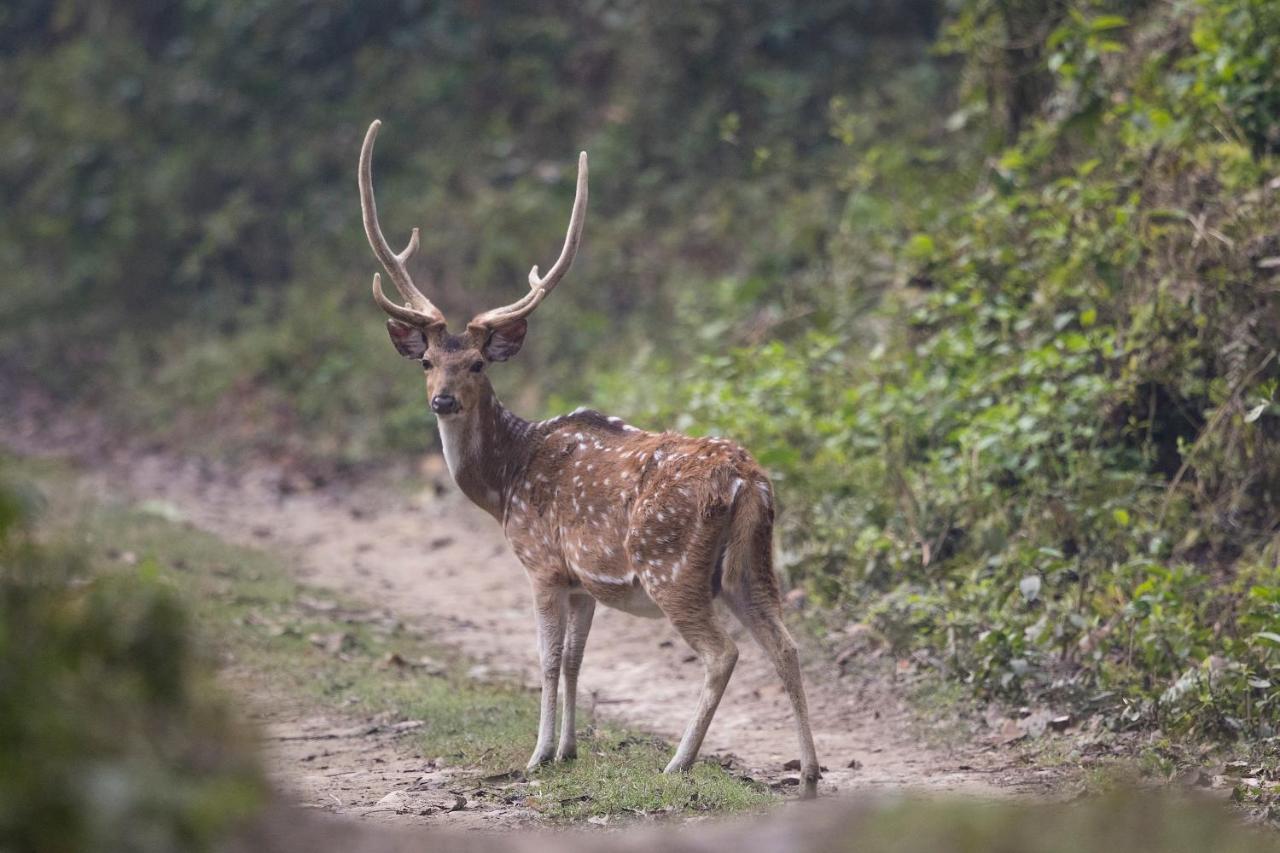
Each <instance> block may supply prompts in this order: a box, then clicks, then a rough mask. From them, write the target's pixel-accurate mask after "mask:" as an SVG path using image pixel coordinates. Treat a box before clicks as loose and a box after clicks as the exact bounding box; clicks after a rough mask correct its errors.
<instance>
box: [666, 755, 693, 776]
mask: <svg viewBox="0 0 1280 853" xmlns="http://www.w3.org/2000/svg"><path fill="white" fill-rule="evenodd" d="M692 765H693V762H692V761H681V760H680V758H679V756H677V757H675V758H673V759H671V762H670V763H669V764H668V765H667V767H666V769H665V770H663V771H662V772H663V773H688V772H689V768H690V767H691V766H692Z"/></svg>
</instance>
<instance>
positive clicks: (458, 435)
mask: <svg viewBox="0 0 1280 853" xmlns="http://www.w3.org/2000/svg"><path fill="white" fill-rule="evenodd" d="M436 428H437V429H438V430H440V444H441V446H443V447H444V464H445V465H447V466H448V468H449V476H451V477H453V481H454V482H455V483H456V482H458V474H459V472H461V471H462V466H463V465H464V464H465V463H466V458H467V453H468V451H469V450H470V448H469V447H468V446H467V437H468V433H469V430H468V429H467V427H466V425H465V424H464V423H462V421H461V420H460V419H459V418H437V419H436Z"/></svg>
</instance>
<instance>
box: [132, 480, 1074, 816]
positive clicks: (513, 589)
mask: <svg viewBox="0 0 1280 853" xmlns="http://www.w3.org/2000/svg"><path fill="white" fill-rule="evenodd" d="M116 470H117V471H120V472H122V473H123V474H124V475H125V476H127V478H128V481H129V482H128V490H129V491H130V492H132V493H133V494H134V495H135V496H137V497H138V498H139V499H144V498H150V499H158V500H163V501H168V502H170V503H172V504H174V505H175V506H176V507H178V508H179V509H180V510H181V511H182V513H183V514H184V515H186V516H187V517H188V518H190V519H191V520H192V521H193V522H195V523H196V524H197V525H199V526H200V527H203V528H205V529H208V530H210V531H212V532H214V533H217V534H218V535H220V536H222V537H224V538H227V539H230V540H232V541H240V542H251V543H255V544H257V545H259V546H269V547H272V548H275V549H280V550H283V551H285V552H287V553H289V554H290V555H291V556H292V557H293V563H294V564H295V565H296V566H298V571H299V573H300V575H301V577H302V578H303V579H304V580H305V581H306V582H308V583H310V584H314V585H318V586H321V587H326V588H330V589H334V590H338V591H341V592H344V593H349V594H352V595H356V596H359V597H361V598H363V599H365V600H368V601H372V602H376V603H378V604H380V605H383V606H386V607H388V608H390V609H391V610H392V611H393V612H394V613H395V614H396V616H397V617H399V618H400V619H402V620H404V621H406V622H407V623H409V624H412V625H414V626H415V627H417V628H420V629H422V630H424V631H425V632H426V633H428V634H430V635H431V636H433V637H435V638H437V639H440V640H442V641H444V642H446V643H448V644H450V645H453V646H455V647H457V648H458V649H460V650H461V651H463V652H464V653H465V654H466V655H467V656H469V657H470V658H472V659H473V660H476V661H478V662H480V663H481V664H482V665H483V666H487V667H491V668H492V669H493V670H494V671H496V672H500V673H503V674H511V675H514V676H515V677H517V678H520V679H523V680H524V681H525V682H527V683H529V684H531V685H532V684H535V683H536V678H535V674H536V664H537V657H536V655H537V652H536V645H535V642H534V629H533V624H532V618H531V614H530V595H529V590H528V585H527V583H526V581H525V579H524V575H523V571H522V569H521V568H520V566H519V564H518V563H517V562H516V560H515V559H514V557H512V556H511V554H510V551H509V550H508V548H507V547H506V545H505V542H504V541H503V539H502V536H501V533H500V531H499V530H498V528H497V525H496V524H495V523H494V522H493V521H492V519H490V518H489V517H488V516H487V515H484V514H483V513H482V512H480V511H479V510H477V509H476V508H474V507H473V506H471V505H470V504H469V503H467V502H466V501H465V500H464V499H463V498H462V497H461V496H460V495H459V494H458V493H457V492H456V491H454V490H453V489H452V487H451V485H446V482H447V480H445V479H441V480H435V481H434V482H435V484H436V485H434V486H428V487H426V488H425V489H423V490H422V491H421V492H418V493H416V494H408V493H406V492H404V491H401V490H398V489H395V488H392V487H390V486H388V485H387V484H385V483H382V484H366V485H364V486H361V487H359V488H354V489H349V488H345V487H331V488H328V489H323V490H318V491H309V492H304V493H292V494H290V493H289V490H287V489H284V490H282V488H281V481H280V478H279V477H278V476H277V475H275V474H273V473H271V472H269V471H262V470H261V469H257V473H256V476H249V477H240V478H236V479H232V478H229V477H226V476H223V475H218V474H215V473H213V472H211V471H210V470H209V469H208V468H205V467H203V466H201V465H200V464H199V463H195V462H192V461H182V460H176V459H173V458H171V457H166V456H159V455H157V456H147V457H142V458H139V459H134V460H132V461H131V463H130V464H129V465H128V466H126V467H125V468H123V469H119V468H118V469H116ZM726 624H731V625H733V628H734V638H735V641H736V642H737V643H738V645H739V648H740V649H741V651H742V656H741V659H740V661H739V664H738V668H737V670H736V671H735V673H734V676H733V680H732V682H731V683H730V686H729V689H728V691H727V692H726V694H725V698H724V701H723V702H722V704H721V708H720V711H719V713H718V714H717V715H716V719H715V722H714V723H713V725H712V728H711V731H710V732H709V734H708V737H707V742H706V744H705V746H704V754H711V753H719V754H731V755H734V756H736V757H737V758H738V759H739V763H740V764H741V765H742V766H743V767H745V768H746V769H748V770H749V771H750V772H751V774H752V775H753V776H755V777H756V778H774V779H776V778H778V777H779V776H781V775H783V773H784V771H783V767H782V765H783V763H784V762H786V761H788V760H789V759H792V758H794V757H795V756H796V754H797V753H796V748H795V735H794V732H793V728H792V721H791V712H790V708H789V705H788V703H787V701H786V697H785V695H784V694H783V693H782V690H781V688H780V685H779V683H778V679H777V677H776V675H775V674H774V672H773V670H772V668H771V667H770V666H769V664H768V662H767V661H766V660H765V658H764V656H763V654H762V653H761V652H760V650H759V648H758V647H756V646H755V644H754V643H753V642H752V640H751V638H750V637H749V636H748V635H746V633H745V632H744V631H743V630H742V629H741V628H740V627H739V626H737V625H736V623H734V622H733V621H732V619H731V618H728V617H726ZM825 657H826V656H825V655H824V654H823V653H822V651H821V650H819V649H814V648H811V649H809V650H808V654H807V655H806V658H807V662H808V666H807V669H808V674H807V683H808V689H809V698H810V706H811V710H812V722H813V728H814V734H815V738H816V740H817V745H818V750H819V756H820V757H821V759H822V761H823V763H824V764H825V765H826V766H827V767H828V768H829V770H828V771H827V772H826V773H825V778H824V780H823V785H822V789H823V792H824V793H833V792H836V791H850V790H854V789H866V788H901V787H912V788H922V789H928V790H931V791H963V792H966V793H971V794H978V795H984V796H993V795H994V796H1006V795H1010V794H1016V793H1038V794H1043V793H1046V792H1047V791H1049V790H1050V789H1051V788H1052V787H1053V784H1054V782H1055V781H1057V780H1056V778H1055V777H1056V774H1053V773H1049V772H1043V771H1034V770H1029V769H1028V768H1025V767H1023V766H1021V765H1019V764H1017V763H1016V760H1015V756H1013V755H1012V754H1010V753H1008V752H1004V751H997V750H993V749H992V748H991V747H990V746H989V745H987V744H978V745H973V746H970V747H968V748H965V749H950V750H948V749H945V748H942V747H939V746H935V745H931V744H929V743H926V742H925V739H924V738H922V737H921V734H920V728H919V726H918V724H917V723H916V720H915V717H914V715H913V714H912V712H911V711H910V710H909V709H908V708H907V707H906V706H905V704H904V703H903V702H902V701H901V699H900V698H899V696H898V695H897V691H896V690H895V689H894V686H893V685H892V684H889V683H886V681H885V679H884V677H883V675H878V676H874V677H872V676H862V677H859V675H858V674H857V673H856V672H852V673H847V674H842V673H841V671H840V668H838V667H836V666H835V664H833V663H831V662H829V661H827V660H825V659H824V658H825ZM691 658H692V656H691V655H690V653H689V650H688V649H687V647H686V646H685V645H684V644H683V642H682V641H681V640H680V639H679V637H678V636H677V635H676V633H675V631H674V629H672V628H671V627H670V626H669V625H667V624H666V623H665V622H662V621H659V620H648V619H639V618H636V617H633V616H629V615H627V614H623V613H620V612H617V611H611V610H603V609H602V610H598V611H597V617H596V621H595V626H594V627H593V630H592V633H591V639H590V642H589V644H588V650H587V657H586V663H585V665H584V672H583V677H582V689H583V691H584V700H583V705H584V706H585V708H586V710H587V711H588V712H589V713H590V712H591V711H593V710H594V711H595V712H596V713H599V714H601V715H604V716H607V717H609V718H613V719H617V720H620V721H622V722H625V723H628V724H631V725H634V726H636V727H639V728H642V729H646V730H649V731H653V732H655V733H658V734H661V735H664V736H667V737H670V738H673V739H674V738H677V737H678V736H679V734H680V732H681V731H682V729H683V727H684V725H685V723H686V722H687V717H688V715H689V714H690V713H691V711H692V709H693V707H694V705H695V703H696V698H697V692H698V688H699V686H700V683H701V673H700V668H699V666H698V664H697V663H696V661H694V660H692V659H691ZM853 669H854V670H856V669H857V667H853ZM855 762H856V766H855V767H850V765H851V764H854V763H855Z"/></svg>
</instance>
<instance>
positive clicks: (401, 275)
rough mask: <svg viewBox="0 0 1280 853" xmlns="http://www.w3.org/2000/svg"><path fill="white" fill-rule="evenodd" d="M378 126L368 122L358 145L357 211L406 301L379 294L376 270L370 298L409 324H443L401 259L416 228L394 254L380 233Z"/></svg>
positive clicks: (411, 249)
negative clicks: (375, 152)
mask: <svg viewBox="0 0 1280 853" xmlns="http://www.w3.org/2000/svg"><path fill="white" fill-rule="evenodd" d="M380 127H382V122H381V121H377V120H375V121H374V122H373V124H371V125H369V132H368V133H366V134H365V136H364V145H362V146H361V148H360V170H359V181H360V211H361V213H362V214H363V218H364V233H365V234H366V235H367V236H368V238H369V246H370V247H371V248H372V249H373V254H374V255H376V256H377V258H378V260H379V261H381V262H382V266H383V267H385V268H386V270H387V275H389V276H390V277H391V283H392V284H394V285H395V286H396V290H398V291H399V292H400V298H401V299H403V300H405V303H406V304H405V305H397V304H396V303H394V302H392V301H391V300H390V299H388V298H387V297H386V295H385V294H383V292H382V276H380V275H378V274H376V273H375V274H374V276H373V300H374V301H375V302H377V303H378V305H379V306H381V307H382V310H383V311H386V312H387V313H388V314H390V315H391V316H392V317H394V318H396V319H397V320H402V321H404V322H406V323H408V324H410V325H412V326H421V327H423V328H429V327H431V326H443V325H444V324H445V322H444V314H442V313H440V309H439V308H437V307H436V306H434V305H432V304H431V300H430V299H428V298H427V297H425V296H423V295H422V291H420V290H418V288H417V287H415V286H414V284H413V279H412V278H411V277H410V276H409V270H408V269H407V268H406V267H405V262H406V261H408V260H409V258H411V257H413V255H414V253H415V252H417V251H418V229H417V228H415V229H413V234H412V235H411V236H410V237H409V245H408V246H405V248H404V251H403V252H400V253H399V254H396V253H395V252H393V251H391V246H390V245H388V243H387V238H386V237H384V236H382V226H381V225H379V224H378V205H377V204H376V203H375V202H374V200H373V141H374V140H375V139H377V138H378V129H379V128H380Z"/></svg>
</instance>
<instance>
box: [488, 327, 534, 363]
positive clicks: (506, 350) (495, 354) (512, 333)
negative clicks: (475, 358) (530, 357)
mask: <svg viewBox="0 0 1280 853" xmlns="http://www.w3.org/2000/svg"><path fill="white" fill-rule="evenodd" d="M527 331H529V321H527V320H515V321H513V322H510V323H508V324H507V325H505V326H499V327H498V328H496V329H494V330H493V332H492V334H490V335H489V340H487V341H485V343H484V347H483V352H484V357H485V358H487V359H489V361H506V360H507V359H509V358H511V357H512V356H513V355H515V354H516V353H518V352H520V347H521V346H523V345H524V333H525V332H527Z"/></svg>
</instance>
